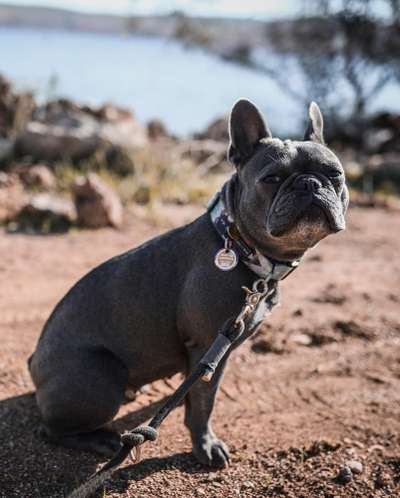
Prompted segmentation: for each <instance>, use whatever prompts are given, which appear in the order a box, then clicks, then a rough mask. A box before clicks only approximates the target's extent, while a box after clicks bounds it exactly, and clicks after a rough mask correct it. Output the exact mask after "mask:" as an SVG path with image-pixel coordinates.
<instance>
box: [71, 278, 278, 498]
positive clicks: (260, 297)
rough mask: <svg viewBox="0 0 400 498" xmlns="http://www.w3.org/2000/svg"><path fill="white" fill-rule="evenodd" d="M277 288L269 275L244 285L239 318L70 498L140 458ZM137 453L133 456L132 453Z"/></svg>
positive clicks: (85, 494)
mask: <svg viewBox="0 0 400 498" xmlns="http://www.w3.org/2000/svg"><path fill="white" fill-rule="evenodd" d="M276 288H277V281H276V280H272V279H270V278H269V277H267V278H265V279H258V280H256V281H255V282H254V284H253V287H252V289H248V288H247V287H242V289H243V290H244V291H245V292H246V297H245V303H244V305H243V307H242V309H241V310H240V313H239V314H238V315H237V317H233V318H229V319H228V320H227V321H226V322H225V324H224V325H223V327H222V329H221V330H220V331H219V333H218V335H217V337H216V339H215V340H214V342H213V343H212V345H211V346H210V348H209V349H208V351H207V352H206V354H205V355H204V356H203V357H202V359H201V360H200V362H199V363H198V364H197V366H196V367H195V369H194V370H193V371H192V372H191V373H190V374H189V375H188V377H186V379H185V380H184V381H183V382H182V384H181V385H180V386H179V387H178V388H177V389H176V391H175V392H174V393H173V394H172V395H171V396H170V397H169V398H168V400H167V401H166V402H165V404H164V405H163V406H162V407H161V408H160V409H159V410H158V412H157V413H156V414H155V415H154V417H153V418H152V419H151V421H150V422H149V424H148V425H147V426H139V427H136V428H135V429H133V430H131V431H128V432H125V433H124V434H122V435H121V443H122V446H121V448H120V450H119V451H118V453H117V454H116V455H115V456H114V457H113V458H111V460H109V461H108V462H107V463H106V464H105V465H103V467H101V469H99V470H98V471H97V472H95V473H94V474H92V475H91V476H90V477H89V479H88V480H87V481H86V482H85V483H84V484H82V485H81V486H80V487H79V488H77V489H76V490H75V491H73V492H72V493H71V494H70V495H69V498H89V497H90V496H91V495H92V494H93V493H94V492H95V491H96V490H97V489H99V488H100V486H101V485H102V484H103V483H104V482H105V481H106V480H107V479H109V478H110V477H111V475H112V474H113V473H114V472H115V471H116V470H117V467H118V466H119V465H121V464H122V463H123V462H124V461H125V459H126V458H127V457H128V456H129V455H131V457H132V460H133V462H134V463H138V462H139V461H140V456H141V455H140V454H141V446H142V445H143V444H144V443H145V442H146V441H155V440H156V439H157V438H158V431H157V429H158V428H159V427H160V425H161V424H162V422H163V421H164V419H165V418H166V417H167V416H168V415H169V414H170V412H171V411H172V410H173V409H174V408H176V407H177V406H178V405H179V404H180V403H181V402H182V400H183V399H184V398H185V396H186V394H187V393H188V391H189V390H190V389H191V387H192V386H193V384H195V383H196V382H197V381H198V380H200V379H201V380H203V381H204V382H209V381H211V379H212V376H213V374H214V372H215V370H216V368H217V367H218V365H219V363H220V362H221V360H222V359H223V358H224V357H225V355H226V353H227V352H228V350H229V349H230V348H231V346H232V345H233V344H234V343H235V342H237V341H238V339H239V338H240V337H241V336H242V334H243V332H244V331H245V330H246V324H247V323H248V321H249V319H250V318H251V317H252V316H253V315H254V314H255V312H256V311H257V308H258V305H259V304H260V303H261V302H262V301H264V300H266V299H268V298H272V297H273V295H274V293H275V291H276ZM133 451H134V452H135V455H134V456H133V455H132V452H133Z"/></svg>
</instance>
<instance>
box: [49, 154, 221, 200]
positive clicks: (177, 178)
mask: <svg viewBox="0 0 400 498" xmlns="http://www.w3.org/2000/svg"><path fill="white" fill-rule="evenodd" d="M124 155H125V156H126V157H129V159H130V163H131V164H132V168H131V171H130V173H129V174H128V173H127V171H124V172H123V174H121V171H120V169H119V167H118V165H116V164H115V163H110V161H109V159H108V158H107V157H106V154H105V153H104V151H102V150H98V151H97V152H96V153H95V154H94V155H93V156H92V157H90V158H89V159H87V160H85V161H81V162H80V163H79V164H74V163H72V162H71V161H62V162H58V163H56V164H55V165H54V166H53V168H54V173H55V175H56V181H57V188H58V189H59V190H60V191H62V192H68V191H69V190H70V187H71V184H72V183H73V181H74V178H75V177H76V176H77V175H81V174H87V173H89V172H96V173H97V174H98V175H99V176H100V177H101V178H102V179H103V180H104V181H105V182H106V183H108V184H109V185H110V186H111V187H113V188H114V189H115V190H116V191H117V192H118V194H119V195H120V197H121V200H122V202H123V203H124V204H125V205H128V204H130V203H131V202H135V203H137V204H144V205H154V204H157V203H174V204H189V203H206V202H207V201H208V199H209V198H210V197H211V196H212V195H213V193H214V192H215V191H216V190H217V189H218V188H219V187H220V186H221V184H222V183H223V181H224V179H225V178H226V174H224V173H215V172H213V173H207V172H206V173H204V172H203V171H202V169H201V168H199V166H198V165H197V164H195V163H194V162H193V161H192V160H190V159H188V158H183V157H180V156H178V155H177V154H175V152H174V150H173V149H171V150H170V151H164V150H157V149H156V148H146V149H137V150H125V151H124ZM133 165H134V167H133ZM114 166H115V167H114Z"/></svg>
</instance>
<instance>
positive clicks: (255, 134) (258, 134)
mask: <svg viewBox="0 0 400 498" xmlns="http://www.w3.org/2000/svg"><path fill="white" fill-rule="evenodd" d="M229 136H230V139H231V142H230V145H229V150H228V159H229V161H231V163H233V164H234V165H235V166H236V167H238V166H241V165H243V164H244V163H245V162H246V161H247V160H248V159H250V157H251V156H252V154H253V152H254V149H255V147H256V145H257V144H258V143H259V141H260V140H261V139H262V138H267V137H271V132H270V131H269V129H268V126H267V125H266V124H265V121H264V119H263V117H262V116H261V113H260V111H259V110H258V109H257V107H256V106H255V105H254V104H253V103H252V102H250V101H249V100H247V99H240V100H238V101H237V102H236V104H235V105H234V106H233V108H232V111H231V115H230V118H229Z"/></svg>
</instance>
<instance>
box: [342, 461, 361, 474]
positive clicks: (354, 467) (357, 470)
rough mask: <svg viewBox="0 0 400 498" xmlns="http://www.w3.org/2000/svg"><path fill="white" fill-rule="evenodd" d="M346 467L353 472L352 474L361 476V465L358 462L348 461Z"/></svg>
mask: <svg viewBox="0 0 400 498" xmlns="http://www.w3.org/2000/svg"><path fill="white" fill-rule="evenodd" d="M346 466H347V467H349V469H350V470H351V471H352V472H353V474H361V473H362V471H363V464H362V463H361V462H359V461H358V460H349V461H348V462H346Z"/></svg>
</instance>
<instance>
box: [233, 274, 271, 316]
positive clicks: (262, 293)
mask: <svg viewBox="0 0 400 498" xmlns="http://www.w3.org/2000/svg"><path fill="white" fill-rule="evenodd" d="M242 289H243V290H244V291H245V293H246V298H245V303H244V306H243V308H242V309H241V311H240V313H239V314H238V316H237V317H236V320H235V325H239V324H240V323H241V322H243V323H244V321H245V320H246V318H248V317H249V316H250V315H251V314H252V313H253V312H254V310H255V309H256V307H257V306H258V304H259V302H260V301H261V299H263V298H264V297H266V296H268V294H269V292H270V289H269V286H268V279H264V278H260V279H258V280H256V281H255V282H254V283H253V287H252V289H249V288H248V287H245V286H243V287H242Z"/></svg>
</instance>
